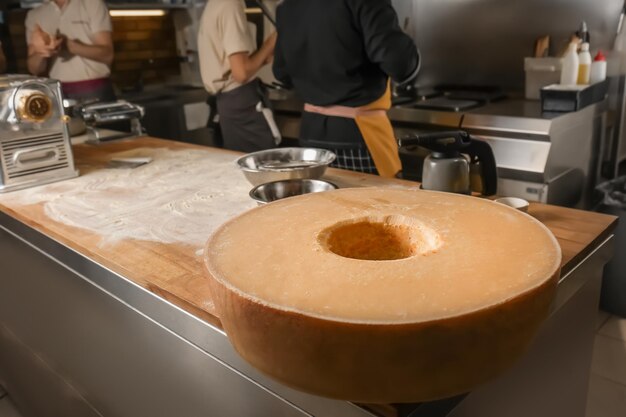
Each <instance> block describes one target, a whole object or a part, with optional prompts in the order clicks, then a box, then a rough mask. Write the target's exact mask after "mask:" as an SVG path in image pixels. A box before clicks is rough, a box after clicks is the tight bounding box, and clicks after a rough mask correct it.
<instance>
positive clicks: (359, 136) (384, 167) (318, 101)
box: [273, 0, 419, 177]
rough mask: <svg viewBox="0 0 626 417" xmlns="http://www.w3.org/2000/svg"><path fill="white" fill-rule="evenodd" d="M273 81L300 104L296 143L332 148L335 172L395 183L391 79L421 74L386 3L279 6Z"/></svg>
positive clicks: (321, 1)
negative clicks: (291, 92)
mask: <svg viewBox="0 0 626 417" xmlns="http://www.w3.org/2000/svg"><path fill="white" fill-rule="evenodd" d="M276 20H277V30H278V40H277V43H276V49H275V51H274V64H273V70H274V75H275V77H276V79H278V80H279V81H280V82H282V83H283V84H285V85H286V86H289V87H293V88H294V89H295V91H296V92H297V94H298V95H299V96H300V98H302V99H303V100H305V102H306V105H305V111H304V113H303V115H302V126H301V131H300V143H301V145H302V146H312V147H321V148H326V149H331V150H333V151H334V152H335V153H337V155H338V158H337V160H336V161H335V166H338V167H340V168H347V169H352V170H356V171H362V172H371V173H379V174H380V175H381V176H386V177H393V176H395V175H396V173H397V172H398V171H399V170H400V168H401V165H400V158H399V156H398V145H397V142H396V140H395V137H394V134H393V130H392V127H391V123H390V121H389V118H388V117H387V110H388V109H389V108H390V106H391V93H390V90H389V78H391V79H392V80H394V81H395V82H397V83H398V84H400V85H402V84H406V83H408V82H410V81H412V80H413V79H414V78H415V77H416V76H417V72H418V70H419V56H418V52H417V48H416V47H415V44H414V42H413V40H412V39H411V38H410V37H409V36H408V35H406V34H405V33H404V32H402V30H401V29H400V26H399V25H398V16H397V14H396V12H395V10H394V9H393V7H392V5H391V1H390V0H314V1H311V0H284V1H283V3H282V4H281V5H280V6H279V7H278V9H277V16H276Z"/></svg>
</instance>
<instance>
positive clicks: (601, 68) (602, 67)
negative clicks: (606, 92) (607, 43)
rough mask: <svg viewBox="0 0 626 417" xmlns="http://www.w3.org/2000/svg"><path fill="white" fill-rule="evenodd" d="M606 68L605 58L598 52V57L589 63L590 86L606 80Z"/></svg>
mask: <svg viewBox="0 0 626 417" xmlns="http://www.w3.org/2000/svg"><path fill="white" fill-rule="evenodd" d="M606 66H607V65H606V58H605V57H604V55H602V52H598V55H596V57H595V59H594V60H593V62H592V63H591V76H590V79H589V82H590V83H591V84H595V83H599V82H602V81H604V80H606Z"/></svg>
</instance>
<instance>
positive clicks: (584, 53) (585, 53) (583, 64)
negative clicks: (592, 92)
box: [576, 42, 591, 85]
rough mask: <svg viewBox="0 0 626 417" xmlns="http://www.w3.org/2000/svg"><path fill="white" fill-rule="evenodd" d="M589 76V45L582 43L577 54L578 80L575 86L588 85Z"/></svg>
mask: <svg viewBox="0 0 626 417" xmlns="http://www.w3.org/2000/svg"><path fill="white" fill-rule="evenodd" d="M590 76H591V54H590V53H589V44H588V43H587V42H585V43H583V44H582V45H581V47H580V53H579V54H578V80H577V82H576V84H583V85H586V84H589V78H590Z"/></svg>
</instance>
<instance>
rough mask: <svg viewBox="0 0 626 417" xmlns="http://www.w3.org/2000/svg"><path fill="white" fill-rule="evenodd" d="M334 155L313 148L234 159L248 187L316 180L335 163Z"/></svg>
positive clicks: (261, 152)
mask: <svg viewBox="0 0 626 417" xmlns="http://www.w3.org/2000/svg"><path fill="white" fill-rule="evenodd" d="M335 157H336V156H335V154H334V153H333V152H331V151H329V150H326V149H317V148H276V149H268V150H265V151H259V152H253V153H249V154H247V155H244V156H242V157H241V158H239V159H237V166H238V167H239V168H240V169H241V170H242V171H243V173H244V175H245V176H246V178H247V179H248V181H250V183H251V184H252V185H255V186H256V185H261V184H265V183H269V182H273V181H281V180H288V179H297V178H312V179H317V178H320V177H321V176H322V175H324V172H325V171H326V168H327V167H328V165H330V164H331V163H332V162H333V161H334V160H335Z"/></svg>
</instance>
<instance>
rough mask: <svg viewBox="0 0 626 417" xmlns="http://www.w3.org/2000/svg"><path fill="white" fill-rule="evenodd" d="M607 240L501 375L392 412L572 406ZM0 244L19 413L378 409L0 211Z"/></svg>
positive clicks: (0, 321) (582, 397) (2, 342)
mask: <svg viewBox="0 0 626 417" xmlns="http://www.w3.org/2000/svg"><path fill="white" fill-rule="evenodd" d="M611 252H612V237H609V238H608V239H607V240H606V241H605V242H603V243H600V244H599V245H598V246H597V248H596V250H595V251H594V252H593V253H591V254H589V255H588V256H587V257H586V258H585V259H584V260H582V262H580V264H579V265H578V266H577V267H576V268H574V270H572V271H571V272H570V273H568V274H567V275H565V276H564V277H562V279H561V281H560V284H559V292H558V298H557V302H556V304H555V307H554V309H553V313H552V315H551V317H550V319H549V320H548V321H547V322H546V323H545V325H544V326H543V328H542V329H541V331H540V333H539V335H538V337H537V339H536V340H535V342H534V344H533V346H532V347H531V349H530V351H529V352H528V354H527V355H526V356H525V357H524V358H523V360H522V361H520V363H518V364H517V365H516V366H515V367H514V368H513V369H511V370H510V371H509V372H507V373H506V374H505V375H503V376H502V377H500V378H498V379H497V380H495V381H492V382H491V383H489V384H487V385H485V386H483V387H480V388H479V389H477V390H475V391H474V392H472V393H470V394H469V395H468V396H467V397H465V398H459V399H458V400H454V401H451V402H448V403H446V402H438V403H435V405H434V406H430V407H429V405H428V404H422V405H412V406H411V405H404V406H402V407H398V408H397V412H394V413H395V414H393V415H397V416H400V417H405V416H409V415H410V416H412V417H428V416H433V417H434V416H448V415H449V416H455V417H460V416H468V417H469V416H476V415H480V416H482V417H491V416H493V417H496V416H498V417H501V416H503V415H506V416H507V417H516V416H520V417H522V416H524V417H526V416H529V415H532V416H535V417H542V416H545V417H548V416H549V417H553V416H555V415H567V416H569V417H577V416H578V417H583V416H584V410H585V402H586V392H587V380H588V376H589V365H590V359H591V352H592V348H593V334H594V331H595V315H596V314H597V306H598V299H599V292H600V280H601V273H602V266H603V265H604V263H605V262H606V261H607V260H608V258H609V257H610V255H611ZM0 253H2V254H3V257H2V263H3V272H2V276H1V277H0V385H3V386H5V387H6V388H7V390H8V391H9V392H10V393H11V395H12V398H13V399H14V400H15V402H16V403H17V404H18V406H20V408H21V410H22V412H23V413H24V414H25V415H26V416H60V415H62V416H64V417H74V416H128V417H131V416H132V417H136V416H151V417H159V416H163V417H171V416H181V417H183V416H189V417H195V416H200V415H210V416H220V417H229V416H255V417H257V416H258V417H263V416H268V417H275V416H346V417H350V416H353V417H357V416H359V417H361V416H362V417H365V416H374V415H378V414H374V413H373V412H370V411H368V410H366V409H364V408H362V407H359V406H357V405H354V404H351V403H348V402H344V401H336V400H331V399H327V398H321V397H316V396H312V395H308V394H304V393H301V392H298V391H294V390H292V389H290V388H288V387H286V386H283V385H281V384H279V383H277V382H274V381H272V380H271V379H269V378H267V377H265V376H264V375H262V374H261V373H259V372H258V371H257V370H256V369H254V368H252V367H251V366H250V365H248V364H247V363H246V362H244V361H243V360H242V359H241V358H240V357H239V356H238V355H237V354H236V352H235V351H234V350H233V348H232V346H231V344H230V343H229V342H228V339H227V337H226V335H225V334H224V332H223V331H222V330H220V329H219V328H217V327H215V326H212V325H210V324H208V323H207V322H204V321H202V320H200V319H198V318H197V317H195V316H193V315H191V314H189V313H187V312H185V311H183V310H181V309H179V308H177V307H176V306H174V305H172V304H170V303H169V302H167V301H165V300H164V299H162V298H160V297H158V296H156V295H155V294H153V293H151V292H149V291H147V290H146V289H144V288H142V287H140V286H138V285H136V284H135V283H133V282H131V281H130V280H128V279H127V278H125V277H124V276H122V275H120V274H117V273H114V272H112V271H111V270H108V269H107V268H105V267H103V266H102V265H100V264H99V263H98V262H97V261H96V260H95V259H91V258H89V257H88V256H85V255H83V254H80V253H78V252H76V251H73V250H72V249H70V248H69V247H67V246H65V245H64V244H62V243H60V242H58V241H55V239H53V238H51V237H50V236H46V235H43V234H41V233H39V232H37V231H35V230H34V229H32V228H31V227H29V226H27V225H25V224H23V223H20V222H19V221H17V220H15V219H13V218H12V217H11V216H9V215H7V214H5V213H0ZM400 410H404V411H400ZM389 415H390V414H389Z"/></svg>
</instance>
